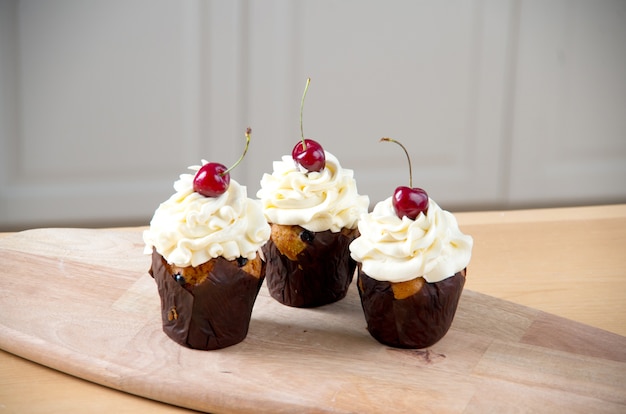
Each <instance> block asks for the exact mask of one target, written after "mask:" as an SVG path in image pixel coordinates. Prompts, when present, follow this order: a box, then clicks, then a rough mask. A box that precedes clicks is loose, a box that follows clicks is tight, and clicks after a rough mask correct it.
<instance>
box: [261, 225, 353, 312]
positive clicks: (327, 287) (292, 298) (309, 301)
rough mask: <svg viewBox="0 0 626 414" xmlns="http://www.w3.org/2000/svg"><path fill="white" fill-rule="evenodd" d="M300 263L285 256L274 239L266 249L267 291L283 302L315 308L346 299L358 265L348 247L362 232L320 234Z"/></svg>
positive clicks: (268, 243) (264, 252)
mask: <svg viewBox="0 0 626 414" xmlns="http://www.w3.org/2000/svg"><path fill="white" fill-rule="evenodd" d="M314 235H315V237H314V238H313V240H312V242H311V243H310V244H309V245H308V246H307V247H306V248H305V249H304V250H303V251H302V252H301V253H300V254H299V255H298V257H297V260H296V261H292V260H290V259H289V258H288V257H287V256H284V255H283V254H282V253H281V252H280V251H279V250H278V248H277V247H276V245H275V244H274V242H273V241H272V240H271V239H270V240H269V241H268V242H267V243H266V244H265V245H264V246H263V248H262V250H263V254H264V255H265V259H266V261H267V271H266V280H267V288H268V290H269V292H270V294H271V295H272V297H273V298H274V299H276V300H277V301H279V302H280V303H282V304H284V305H287V306H293V307H298V308H312V307H317V306H322V305H326V304H328V303H333V302H336V301H338V300H340V299H343V298H344V297H345V296H346V293H347V292H348V287H349V286H350V283H351V282H352V278H353V276H354V271H355V269H356V262H355V261H354V260H353V259H352V258H351V257H350V251H349V250H348V246H349V245H350V242H352V240H354V238H355V237H356V236H357V235H358V230H357V229H354V230H352V231H346V230H344V231H341V232H337V233H333V232H331V231H330V230H327V231H322V232H316V233H314Z"/></svg>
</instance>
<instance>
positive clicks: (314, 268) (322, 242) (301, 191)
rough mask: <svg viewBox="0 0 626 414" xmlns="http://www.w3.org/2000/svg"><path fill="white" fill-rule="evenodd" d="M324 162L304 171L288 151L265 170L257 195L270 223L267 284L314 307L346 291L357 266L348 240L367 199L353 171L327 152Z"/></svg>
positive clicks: (276, 294)
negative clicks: (360, 191)
mask: <svg viewBox="0 0 626 414" xmlns="http://www.w3.org/2000/svg"><path fill="white" fill-rule="evenodd" d="M324 156H325V166H324V168H323V169H322V170H321V171H319V172H317V171H312V172H309V171H303V170H302V169H301V168H300V167H299V166H298V165H296V164H295V163H294V160H293V159H292V157H290V156H283V157H282V160H281V161H276V162H274V170H273V172H272V174H264V175H263V177H262V179H261V189H260V190H259V192H258V193H257V196H258V197H259V198H260V200H261V204H262V206H263V212H264V214H265V217H266V219H267V221H268V222H269V223H270V225H271V228H272V230H271V236H270V240H269V241H268V242H267V244H265V245H264V246H263V249H262V250H263V254H264V256H265V258H266V260H267V277H266V281H267V287H268V290H269V292H270V294H271V295H272V297H273V298H274V299H276V300H277V301H279V302H280V303H282V304H284V305H288V306H294V307H315V306H321V305H325V304H328V303H332V302H336V301H338V300H340V299H342V298H343V297H345V295H346V293H347V291H348V287H349V286H350V283H351V282H352V278H353V275H354V272H355V269H356V262H355V261H354V260H353V259H352V258H351V257H350V252H349V250H348V246H349V245H350V243H351V242H352V240H354V238H355V237H356V236H357V235H358V229H357V221H358V217H359V216H361V215H362V214H364V213H366V212H367V208H368V206H369V199H368V197H367V196H362V195H359V194H358V192H357V186H356V181H355V180H354V177H353V171H352V170H350V169H344V168H342V167H341V165H340V164H339V161H338V160H337V158H336V157H335V156H334V155H332V154H331V153H329V152H324Z"/></svg>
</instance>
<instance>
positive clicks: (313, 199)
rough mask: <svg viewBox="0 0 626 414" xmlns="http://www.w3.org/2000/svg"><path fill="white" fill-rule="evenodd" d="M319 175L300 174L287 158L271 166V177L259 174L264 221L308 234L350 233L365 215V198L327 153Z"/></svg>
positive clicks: (299, 170) (347, 171)
mask: <svg viewBox="0 0 626 414" xmlns="http://www.w3.org/2000/svg"><path fill="white" fill-rule="evenodd" d="M325 154H326V167H325V168H324V169H323V170H322V171H320V172H309V173H305V172H303V171H302V170H301V169H300V168H299V167H298V166H297V165H296V164H295V162H294V160H293V158H292V157H291V156H290V155H285V156H283V157H282V160H281V161H275V162H274V165H273V167H274V171H273V172H272V174H263V177H262V178H261V189H260V190H259V191H258V192H257V197H259V198H260V199H261V203H262V205H263V211H264V213H265V217H266V218H267V221H269V222H270V223H275V224H283V225H299V226H302V227H304V228H305V229H307V230H309V231H314V232H320V231H326V230H330V231H332V232H334V233H336V232H338V231H341V229H342V228H349V229H354V228H356V226H357V222H358V219H359V216H361V215H362V214H364V213H367V209H368V207H369V197H367V196H364V195H359V194H358V192H357V187H356V181H355V180H354V172H353V171H352V170H350V169H345V168H342V167H341V165H340V164H339V160H337V158H336V157H335V156H334V155H332V154H331V153H329V152H325Z"/></svg>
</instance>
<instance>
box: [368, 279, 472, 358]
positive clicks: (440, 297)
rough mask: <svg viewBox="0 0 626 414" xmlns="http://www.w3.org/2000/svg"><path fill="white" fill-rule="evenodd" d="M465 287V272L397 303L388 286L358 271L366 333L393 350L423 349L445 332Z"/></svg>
mask: <svg viewBox="0 0 626 414" xmlns="http://www.w3.org/2000/svg"><path fill="white" fill-rule="evenodd" d="M464 284H465V270H462V271H461V272H458V273H456V274H455V275H454V276H452V277H449V278H447V279H444V280H441V281H439V282H436V283H424V285H423V286H422V288H421V289H420V290H419V291H418V292H417V293H415V294H413V295H412V296H409V297H407V298H405V299H396V298H395V297H394V295H393V290H392V288H391V283H390V282H381V281H378V280H375V279H372V278H371V277H369V276H368V275H366V274H365V273H363V271H362V270H361V269H360V268H359V275H358V282H357V286H358V290H359V295H360V297H361V305H362V307H363V313H364V314H365V320H366V321H367V330H368V331H369V332H370V334H371V335H372V336H373V337H374V338H375V339H376V340H378V341H379V342H381V343H383V344H385V345H389V346H393V347H396V348H426V347H429V346H431V345H433V344H435V343H436V342H437V341H439V340H440V339H441V338H443V337H444V335H445V334H446V333H447V332H448V329H450V325H452V320H453V319H454V314H455V313H456V308H457V305H458V303H459V299H460V298H461V292H462V291H463V285H464Z"/></svg>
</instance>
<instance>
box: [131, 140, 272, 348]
mask: <svg viewBox="0 0 626 414" xmlns="http://www.w3.org/2000/svg"><path fill="white" fill-rule="evenodd" d="M246 136H247V138H248V139H249V132H248V134H247V135H246ZM246 148H247V146H246ZM244 154H245V152H244ZM242 157H243V155H242ZM240 160H241V159H240ZM237 163H238V162H237ZM235 165H236V164H235ZM189 168H190V169H191V170H193V171H197V172H196V173H195V174H182V175H181V176H180V179H179V180H178V181H176V182H175V183H174V189H175V193H174V194H173V195H172V196H171V197H170V198H169V199H168V200H167V201H165V202H163V203H161V205H160V206H159V207H158V208H157V210H156V211H155V213H154V216H153V218H152V220H151V222H150V228H149V229H148V230H146V231H145V232H144V234H143V239H144V242H145V252H146V253H147V254H151V255H152V264H151V267H150V274H151V275H152V277H153V278H154V279H155V281H156V283H157V287H158V291H159V295H160V298H161V319H162V322H163V331H164V332H165V333H166V334H167V335H168V336H169V337H170V338H171V339H173V340H174V341H176V342H177V343H179V344H181V345H184V346H187V347H189V348H194V349H202V350H209V349H220V348H225V347H227V346H230V345H234V344H237V343H239V342H241V341H242V340H244V338H245V337H246V335H247V333H248V327H249V324H250V318H251V314H252V308H253V306H254V302H255V301H256V297H257V294H258V292H259V289H260V287H261V285H262V283H263V280H264V277H265V268H266V265H265V262H264V261H263V260H262V258H261V255H260V248H261V246H263V244H265V243H266V242H267V240H268V239H269V235H270V227H269V225H268V224H267V222H266V220H265V217H264V215H263V211H262V209H261V205H260V203H259V202H258V200H252V199H250V198H248V197H247V192H246V187H244V186H242V185H240V184H239V183H237V182H236V181H235V180H230V176H229V175H228V170H226V168H225V167H224V166H222V165H221V164H216V163H207V162H206V161H203V166H202V167H200V166H192V167H189Z"/></svg>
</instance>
